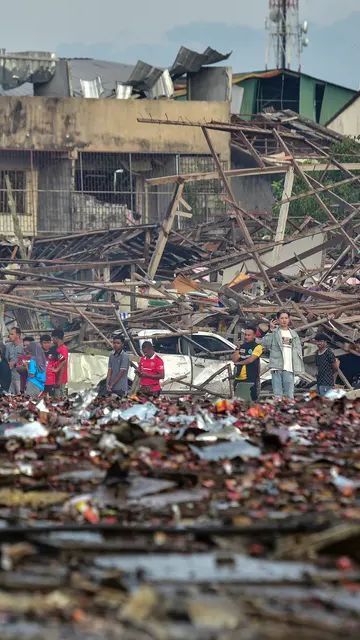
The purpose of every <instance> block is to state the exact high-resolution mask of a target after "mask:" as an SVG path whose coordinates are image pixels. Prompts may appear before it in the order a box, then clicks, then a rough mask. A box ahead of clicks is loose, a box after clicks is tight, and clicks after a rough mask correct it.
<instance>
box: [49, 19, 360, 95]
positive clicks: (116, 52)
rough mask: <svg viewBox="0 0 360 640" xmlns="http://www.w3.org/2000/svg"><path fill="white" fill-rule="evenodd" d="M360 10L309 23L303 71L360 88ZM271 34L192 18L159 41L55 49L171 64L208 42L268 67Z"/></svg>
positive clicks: (235, 58) (248, 65)
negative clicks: (182, 50)
mask: <svg viewBox="0 0 360 640" xmlns="http://www.w3.org/2000/svg"><path fill="white" fill-rule="evenodd" d="M359 34H360V11H357V12H354V13H353V14H351V15H350V16H348V17H347V18H346V19H344V20H341V21H339V22H336V23H334V24H332V25H329V26H319V25H316V24H312V23H310V25H309V34H308V35H309V39H310V45H309V47H308V49H305V50H304V53H303V58H302V70H303V71H304V72H305V73H308V74H309V75H313V76H316V77H319V78H324V80H330V81H332V82H335V83H337V84H342V85H344V86H349V87H351V88H354V89H359V87H360V70H359V69H360V64H359V63H360V36H359ZM265 43H266V35H265V30H264V29H252V28H250V27H244V26H242V25H236V24H233V25H229V24H223V23H213V22H191V23H189V24H185V25H181V26H177V27H174V28H173V29H171V30H169V31H168V32H167V33H166V34H165V35H164V38H163V40H162V42H161V44H158V45H153V44H152V45H150V44H146V43H144V44H140V45H138V44H137V45H134V46H130V47H129V46H126V47H124V46H122V45H121V38H120V39H119V41H116V42H110V43H109V42H103V43H102V42H100V43H94V44H92V45H84V44H82V43H80V42H74V43H72V44H59V45H58V47H57V49H56V51H57V53H58V54H59V55H62V56H66V57H72V56H76V57H79V56H80V57H94V58H100V59H107V60H114V61H119V62H124V63H134V62H136V61H137V60H138V59H142V60H145V61H146V62H149V63H151V64H154V65H159V66H170V65H171V63H172V62H173V60H174V57H175V55H176V53H177V51H178V49H179V46H180V45H185V46H188V47H190V48H193V49H196V50H199V51H200V50H203V49H205V48H206V47H207V46H208V45H210V46H211V47H213V48H215V49H218V50H219V51H222V52H228V51H231V50H233V54H232V56H231V58H230V60H229V64H231V65H232V67H233V69H234V71H252V70H255V69H263V68H264V62H265Z"/></svg>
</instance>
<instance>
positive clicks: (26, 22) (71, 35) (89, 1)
mask: <svg viewBox="0 0 360 640" xmlns="http://www.w3.org/2000/svg"><path fill="white" fill-rule="evenodd" d="M0 6H1V8H2V9H3V11H2V16H3V17H2V20H1V22H0V46H1V47H5V48H6V49H7V50H13V51H19V50H29V49H31V50H50V51H55V52H57V53H59V54H60V55H64V56H77V55H78V56H90V57H91V56H94V57H102V58H107V59H109V58H112V59H114V60H118V61H120V62H136V60H137V59H138V58H145V59H146V61H147V62H150V63H153V64H158V65H160V64H162V65H163V66H168V65H170V64H171V62H172V61H173V58H174V55H175V54H176V51H177V49H178V47H179V45H180V44H185V45H187V46H192V47H193V48H196V47H197V48H199V49H200V48H201V47H205V46H207V45H211V46H213V47H215V48H216V47H217V48H219V46H225V48H226V43H227V42H229V46H228V49H233V50H234V54H233V58H232V59H231V61H232V63H233V65H234V68H236V70H237V71H240V70H246V69H251V68H252V69H255V68H261V67H263V66H264V50H265V34H264V19H265V16H266V13H267V8H268V1H267V0H221V1H218V2H211V0H178V1H177V2H174V0H133V1H131V0H126V1H124V0H57V2H54V1H51V0H15V4H14V8H16V11H14V10H10V11H9V10H8V9H9V3H8V0H6V3H5V0H0ZM300 7H301V17H302V18H303V19H304V18H306V19H307V20H308V21H309V23H310V32H309V37H310V41H311V39H312V36H313V38H314V41H313V44H314V48H313V53H312V56H311V55H310V54H311V48H309V52H308V53H307V54H306V61H307V62H306V64H310V67H311V64H312V60H315V57H318V56H319V55H320V57H321V55H323V57H324V58H326V57H329V60H328V64H327V67H328V74H327V75H328V76H331V73H333V74H338V73H339V71H336V69H335V68H336V65H338V62H339V60H338V51H336V48H334V47H333V46H332V47H331V50H330V49H329V51H325V50H324V51H323V47H324V45H323V44H321V47H322V49H321V50H320V53H319V52H318V51H319V46H320V44H319V42H320V41H321V38H322V39H323V41H324V42H325V45H326V38H327V36H326V33H329V34H332V35H331V37H332V38H333V37H335V38H336V39H337V31H336V29H337V25H338V23H341V24H342V25H343V27H342V30H341V29H340V27H339V29H340V30H339V38H338V39H339V42H340V41H341V42H344V40H343V38H344V29H345V40H347V32H346V28H345V27H344V24H349V29H350V31H351V29H352V26H351V25H352V18H351V17H350V16H351V15H352V14H353V13H354V12H357V16H356V17H358V18H359V20H360V0H300ZM5 9H7V11H5ZM327 30H329V31H327ZM356 33H357V38H356V40H357V42H358V40H359V37H358V33H359V32H358V30H357V31H356ZM319 34H320V35H319ZM334 34H335V35H334ZM318 36H319V42H317V38H318ZM329 37H330V36H329ZM353 37H354V33H351V34H350V38H353ZM214 40H215V41H216V42H214ZM255 41H256V49H255V46H254V45H255ZM345 44H346V46H349V43H345ZM352 44H353V46H354V47H356V46H358V45H357V43H356V42H354V43H352ZM245 45H246V46H245ZM252 47H253V48H252ZM322 51H323V53H322ZM359 58H360V56H359V49H358V48H357V53H356V55H355V54H354V59H352V57H350V59H349V56H348V53H347V55H346V56H345V55H344V64H345V59H347V60H348V66H350V67H351V74H352V75H351V76H349V77H351V78H354V79H353V82H357V83H358V81H359V77H357V76H358V72H357V69H358V68H359V61H360V60H359ZM323 62H324V63H326V60H324V61H323ZM315 68H316V67H315ZM320 68H321V69H323V68H324V67H320ZM308 72H309V73H311V72H313V71H312V69H311V68H309V69H308Z"/></svg>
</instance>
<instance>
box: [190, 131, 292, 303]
mask: <svg viewBox="0 0 360 640" xmlns="http://www.w3.org/2000/svg"><path fill="white" fill-rule="evenodd" d="M201 129H202V131H203V134H204V136H205V139H206V142H207V143H208V146H209V149H210V151H211V155H212V157H213V159H214V162H215V166H216V168H217V170H218V174H219V178H220V179H221V181H222V183H223V185H224V187H225V190H226V192H227V194H228V196H229V198H230V200H231V202H232V203H233V204H234V208H235V216H236V219H237V222H238V225H239V227H240V229H241V232H242V234H243V237H244V240H245V244H246V246H247V247H248V248H250V249H255V244H254V241H253V239H252V237H251V234H250V232H249V230H248V228H247V226H246V224H245V221H244V218H243V210H242V209H241V207H240V206H239V205H238V204H237V202H236V199H235V196H234V194H233V191H232V189H231V186H230V185H229V182H228V180H227V178H226V175H225V173H224V169H223V168H222V166H221V162H220V160H219V158H218V156H217V153H216V151H215V148H214V145H213V143H212V141H211V138H210V135H209V132H208V130H207V128H206V127H201ZM253 255H254V260H255V262H256V264H257V266H258V267H259V270H260V272H261V273H262V276H263V278H264V280H265V282H266V284H267V286H268V287H269V289H270V290H271V291H274V286H273V284H272V282H271V280H270V278H269V276H268V275H267V273H266V271H265V268H264V265H263V263H262V262H261V259H260V256H259V254H258V252H257V251H256V250H254V252H253ZM274 295H275V297H276V299H277V301H278V303H279V304H280V305H281V300H280V298H279V297H278V295H277V294H276V293H274Z"/></svg>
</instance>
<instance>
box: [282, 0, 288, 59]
mask: <svg viewBox="0 0 360 640" xmlns="http://www.w3.org/2000/svg"><path fill="white" fill-rule="evenodd" d="M281 4H282V7H281V68H282V69H286V62H287V56H286V48H287V0H282V2H281Z"/></svg>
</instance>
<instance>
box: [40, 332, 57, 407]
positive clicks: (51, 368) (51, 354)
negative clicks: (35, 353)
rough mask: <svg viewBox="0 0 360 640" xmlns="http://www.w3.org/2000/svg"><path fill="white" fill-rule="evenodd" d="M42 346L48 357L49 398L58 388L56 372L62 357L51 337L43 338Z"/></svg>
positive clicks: (47, 389) (46, 391) (46, 385)
mask: <svg viewBox="0 0 360 640" xmlns="http://www.w3.org/2000/svg"><path fill="white" fill-rule="evenodd" d="M40 344H41V347H42V349H43V351H44V353H45V357H46V380H45V393H48V394H49V396H54V395H55V388H56V371H57V368H58V365H59V359H60V356H59V354H58V353H57V350H56V347H55V345H54V344H53V343H52V340H51V337H50V336H48V335H44V336H41V337H40Z"/></svg>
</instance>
